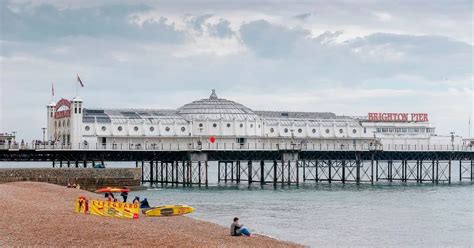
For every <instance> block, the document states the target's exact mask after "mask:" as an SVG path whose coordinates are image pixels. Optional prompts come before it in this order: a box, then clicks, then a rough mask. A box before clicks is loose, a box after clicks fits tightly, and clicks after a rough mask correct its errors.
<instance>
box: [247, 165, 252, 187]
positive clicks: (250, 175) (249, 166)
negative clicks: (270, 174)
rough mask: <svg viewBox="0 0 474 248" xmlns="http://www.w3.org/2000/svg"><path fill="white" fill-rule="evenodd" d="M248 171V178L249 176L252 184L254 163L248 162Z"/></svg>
mask: <svg viewBox="0 0 474 248" xmlns="http://www.w3.org/2000/svg"><path fill="white" fill-rule="evenodd" d="M247 169H248V174H249V175H248V176H249V184H252V181H253V180H252V175H253V172H252V161H248V162H247Z"/></svg>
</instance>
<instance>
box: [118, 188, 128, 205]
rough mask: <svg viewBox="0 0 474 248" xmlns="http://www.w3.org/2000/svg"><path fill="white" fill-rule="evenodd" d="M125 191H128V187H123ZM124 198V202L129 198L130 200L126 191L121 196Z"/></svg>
mask: <svg viewBox="0 0 474 248" xmlns="http://www.w3.org/2000/svg"><path fill="white" fill-rule="evenodd" d="M123 189H127V187H123ZM120 195H121V196H122V198H123V202H127V198H128V192H126V191H124V192H122V193H121V194H120Z"/></svg>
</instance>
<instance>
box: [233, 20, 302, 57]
mask: <svg viewBox="0 0 474 248" xmlns="http://www.w3.org/2000/svg"><path fill="white" fill-rule="evenodd" d="M309 34H310V32H309V31H308V30H303V29H299V28H287V27H283V26H279V25H273V24H271V23H269V22H268V21H265V20H259V21H253V22H250V23H246V24H243V25H242V26H240V37H241V39H242V41H243V42H244V43H245V44H246V45H247V46H248V47H249V48H250V49H252V50H253V51H254V52H255V53H256V54H258V55H259V56H262V57H274V58H277V57H281V56H287V55H288V54H290V53H291V51H292V50H293V49H294V48H295V47H294V46H295V45H296V44H297V42H299V41H301V40H303V39H306V38H307V37H308V36H309Z"/></svg>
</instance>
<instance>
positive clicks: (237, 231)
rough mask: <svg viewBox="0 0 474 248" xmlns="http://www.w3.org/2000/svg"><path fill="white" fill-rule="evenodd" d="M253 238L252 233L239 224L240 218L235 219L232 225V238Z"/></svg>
mask: <svg viewBox="0 0 474 248" xmlns="http://www.w3.org/2000/svg"><path fill="white" fill-rule="evenodd" d="M242 234H243V235H245V236H251V234H250V231H249V230H248V229H247V228H246V227H244V226H243V225H241V224H239V218H237V217H235V218H234V222H232V224H231V225H230V235H231V236H242Z"/></svg>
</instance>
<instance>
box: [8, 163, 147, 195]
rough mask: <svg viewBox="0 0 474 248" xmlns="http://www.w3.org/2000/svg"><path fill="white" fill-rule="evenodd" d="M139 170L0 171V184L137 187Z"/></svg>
mask: <svg viewBox="0 0 474 248" xmlns="http://www.w3.org/2000/svg"><path fill="white" fill-rule="evenodd" d="M140 180H141V169H139V168H106V169H93V168H29V169H26V168H21V169H10V168H8V169H0V183H6V182H16V181H34V182H46V183H53V184H58V185H67V184H68V183H70V184H79V185H80V186H81V188H82V189H86V190H95V189H97V188H101V187H107V186H112V187H123V186H128V187H138V186H140Z"/></svg>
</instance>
